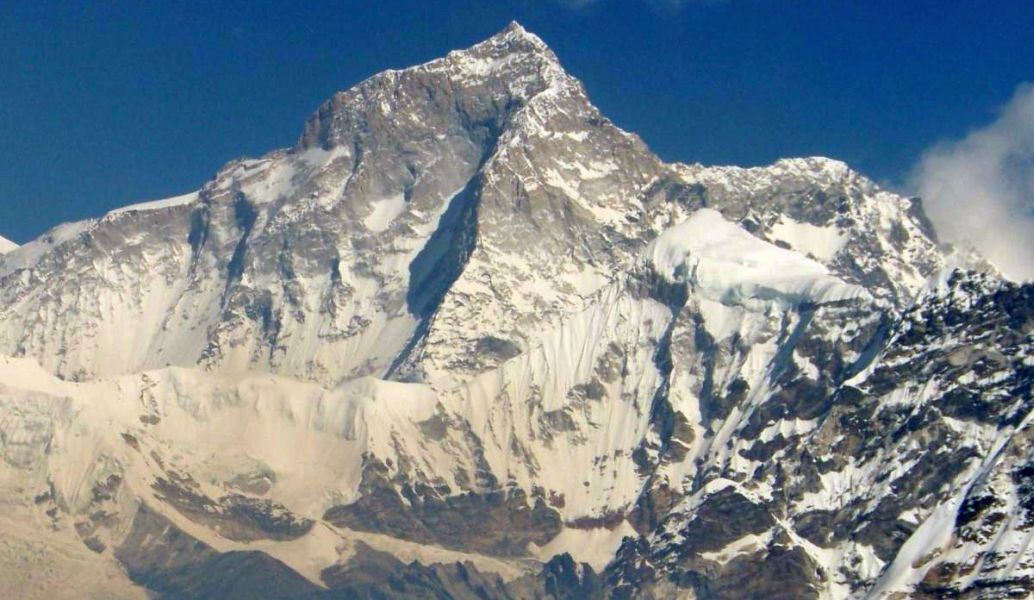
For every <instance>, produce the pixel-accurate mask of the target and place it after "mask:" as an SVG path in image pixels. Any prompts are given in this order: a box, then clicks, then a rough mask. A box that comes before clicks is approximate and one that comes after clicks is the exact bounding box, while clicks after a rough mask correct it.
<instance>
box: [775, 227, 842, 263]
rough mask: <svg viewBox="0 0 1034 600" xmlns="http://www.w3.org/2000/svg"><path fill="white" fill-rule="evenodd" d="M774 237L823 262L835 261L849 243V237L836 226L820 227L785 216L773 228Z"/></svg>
mask: <svg viewBox="0 0 1034 600" xmlns="http://www.w3.org/2000/svg"><path fill="white" fill-rule="evenodd" d="M772 237H773V238H774V239H777V240H781V241H783V242H786V243H788V244H790V247H792V248H793V249H794V250H797V251H799V252H803V253H805V254H810V255H812V256H814V257H815V258H817V259H819V260H821V261H823V262H829V261H831V260H833V257H834V256H836V254H837V252H840V249H841V248H843V247H844V244H846V243H847V235H846V234H845V233H844V232H843V231H841V230H840V228H838V227H836V226H834V225H829V226H826V227H819V226H817V225H812V224H811V223H799V222H797V221H793V220H787V219H786V217H785V216H782V217H780V218H779V221H778V222H777V223H776V224H775V225H773V226H772Z"/></svg>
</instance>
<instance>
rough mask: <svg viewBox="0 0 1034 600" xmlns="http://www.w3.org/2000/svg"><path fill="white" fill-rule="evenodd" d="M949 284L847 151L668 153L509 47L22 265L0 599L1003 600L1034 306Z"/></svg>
mask: <svg viewBox="0 0 1034 600" xmlns="http://www.w3.org/2000/svg"><path fill="white" fill-rule="evenodd" d="M971 262H973V263H974V264H976V262H977V261H971ZM952 264H953V263H952V259H949V258H948V257H946V255H945V254H944V253H943V252H942V250H941V248H940V247H939V245H938V242H937V239H936V234H935V232H934V231H933V228H932V227H931V226H930V224H929V221H928V220H927V219H926V217H925V215H924V213H923V210H922V205H921V202H920V201H919V200H918V199H909V198H903V197H900V196H897V195H895V194H893V193H891V192H887V191H885V190H881V189H880V188H879V187H878V186H876V185H875V184H874V183H873V182H871V181H869V180H868V179H866V178H865V177H864V176H862V175H860V174H858V173H856V172H854V171H852V170H851V169H850V168H849V167H848V166H847V165H845V164H844V163H842V162H839V161H835V160H830V159H826V158H799V159H786V160H781V161H778V162H776V163H775V164H773V165H771V166H768V167H762V168H750V169H743V168H737V167H705V166H702V165H685V164H666V163H664V162H663V161H661V160H659V159H658V158H657V157H656V156H655V155H653V154H652V153H651V152H650V150H649V149H648V148H647V147H646V145H645V144H644V143H643V142H642V141H641V140H640V139H639V138H637V137H636V136H634V135H632V134H629V133H627V132H624V131H622V130H620V129H619V128H617V127H616V126H614V125H613V124H612V123H611V122H610V121H609V120H608V119H606V117H604V116H603V115H602V114H601V113H600V111H599V110H598V109H597V108H596V107H594V106H593V105H592V104H591V102H590V101H589V99H588V97H587V95H586V93H585V90H584V88H583V87H582V85H581V84H580V83H579V82H578V81H577V80H575V79H574V78H573V77H571V76H570V75H568V74H567V73H566V72H565V71H564V70H563V69H562V67H561V66H560V63H559V61H558V60H557V57H556V56H555V55H554V54H553V52H552V51H551V50H550V49H549V48H548V47H547V46H546V45H545V44H544V43H543V42H542V40H540V39H539V38H538V37H536V36H534V35H533V34H531V33H528V32H527V31H525V30H524V29H523V28H522V27H521V26H520V25H518V24H516V23H512V24H510V25H509V26H508V27H507V28H506V29H505V30H503V31H502V32H500V33H499V34H497V35H495V36H493V37H492V38H490V39H488V40H486V41H485V42H482V43H480V44H477V45H475V46H473V47H471V48H469V49H466V50H461V51H456V52H452V53H450V54H449V55H448V56H446V57H444V58H442V59H438V60H435V61H432V62H429V63H426V64H424V65H420V66H416V67H412V68H409V69H405V70H399V71H386V72H384V73H381V74H378V75H375V76H373V77H371V78H370V79H367V80H366V81H363V82H362V83H360V84H358V85H357V86H355V87H354V88H352V89H350V90H348V91H345V92H341V93H338V94H335V95H334V96H333V97H332V98H331V99H329V100H328V101H327V102H325V103H324V104H323V105H322V106H320V107H319V109H318V110H317V111H316V112H315V114H313V115H312V116H311V117H310V118H309V119H308V120H307V122H306V123H305V126H304V129H303V132H302V134H301V136H300V139H299V141H298V143H297V144H296V145H295V146H294V147H293V148H290V149H285V150H277V151H274V152H271V153H269V154H267V155H265V156H263V157H261V158H257V159H244V160H238V161H234V162H231V163H230V164H228V165H226V166H224V167H223V168H222V169H220V170H219V171H218V173H217V174H216V175H215V176H214V178H213V179H212V180H210V181H208V182H206V183H205V184H204V185H202V186H201V187H200V189H199V190H197V191H196V192H192V193H190V194H186V195H184V196H180V197H177V198H171V199H167V200H161V201H157V202H149V203H145V204H139V205H133V206H129V207H125V208H123V209H119V210H116V211H112V212H111V213H109V214H107V215H104V216H103V217H101V218H98V219H91V220H87V221H83V222H80V223H72V224H65V225H60V226H58V227H56V228H55V229H53V230H51V231H50V232H48V233H47V234H45V235H44V236H42V237H41V238H40V239H38V240H34V241H32V242H29V243H27V244H25V245H23V246H20V247H16V248H11V249H10V250H9V251H7V252H5V253H2V254H0V459H2V462H0V475H2V479H0V498H2V500H3V502H4V506H5V507H9V510H6V511H5V513H6V514H5V516H4V517H3V518H2V519H0V532H3V534H4V536H3V537H4V539H5V540H9V542H8V543H7V544H6V545H4V546H3V548H2V550H0V589H6V590H13V591H12V592H11V593H12V594H13V595H14V596H18V597H26V598H31V597H40V598H42V597H48V598H49V597H54V595H55V593H57V592H59V591H61V590H62V589H63V588H62V586H66V585H67V582H68V581H73V580H74V581H77V582H80V583H81V585H79V586H77V589H76V590H75V593H74V594H73V595H81V594H82V593H86V592H84V590H89V593H92V594H94V595H100V596H104V597H116V596H117V597H143V595H144V594H145V593H146V594H150V595H152V596H157V597H168V598H183V597H202V598H203V597H225V598H234V597H240V598H252V597H271V598H272V597H276V598H310V597H327V598H348V597H378V598H381V597H436V598H475V597H476V598H554V599H560V598H575V597H577V598H667V597H699V598H745V597H775V596H780V597H791V598H847V597H867V596H871V597H880V596H881V595H891V594H895V593H901V594H910V595H913V596H916V597H924V596H925V597H943V596H945V595H955V596H959V597H970V596H971V597H977V596H980V597H993V596H994V595H997V596H998V597H1008V595H1009V594H1012V593H1013V592H1014V591H1016V590H1024V589H1030V587H1031V585H1032V576H1034V554H1032V550H1031V549H1030V548H1029V543H1028V542H1029V538H1030V531H1031V527H1032V524H1034V516H1032V515H1034V513H1031V511H1034V505H1032V504H1031V498H1030V496H1031V490H1032V489H1034V479H1032V477H1034V466H1032V465H1034V454H1032V450H1031V445H1030V444H1029V443H1027V442H1028V441H1029V438H1030V435H1031V430H1030V414H1031V408H1032V398H1031V381H1032V380H1034V376H1032V373H1031V368H1030V362H1031V360H1032V359H1031V356H1032V353H1031V345H1032V339H1031V336H1030V331H1031V328H1032V327H1034V287H1032V286H1029V285H1028V286H1017V285H1014V284H1011V283H1008V282H1006V281H1004V280H1002V279H1001V278H1000V277H998V276H997V275H996V274H995V273H994V272H993V269H991V268H985V269H983V272H972V271H964V270H957V269H953V268H952V267H951V265H952ZM29 556H31V557H34V558H32V560H33V561H36V562H38V563H39V564H44V563H45V564H47V565H50V567H49V568H48V570H45V571H40V572H39V574H38V576H36V575H33V576H30V575H29V574H27V573H25V572H24V570H23V569H21V568H20V567H19V565H22V564H24V561H25V560H27V558H26V557H29Z"/></svg>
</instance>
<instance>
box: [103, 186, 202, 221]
mask: <svg viewBox="0 0 1034 600" xmlns="http://www.w3.org/2000/svg"><path fill="white" fill-rule="evenodd" d="M197 199H198V193H197V192H190V193H189V194H182V195H179V196H173V197H171V198H163V199H160V200H150V201H148V202H139V203H136V204H130V205H129V206H123V207H121V208H116V209H114V210H112V211H109V212H108V215H109V216H110V215H118V214H123V213H129V212H139V211H145V210H158V209H161V208H172V207H174V206H184V205H187V204H192V203H194V202H196V201H197Z"/></svg>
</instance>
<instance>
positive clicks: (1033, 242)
mask: <svg viewBox="0 0 1034 600" xmlns="http://www.w3.org/2000/svg"><path fill="white" fill-rule="evenodd" d="M909 185H910V187H911V189H912V192H913V193H916V194H918V195H919V196H921V197H922V198H923V204H924V206H925V207H926V210H927V212H928V213H929V215H930V218H931V220H933V222H934V225H935V226H936V227H937V231H938V233H940V234H941V237H943V238H944V239H945V240H946V241H960V240H966V241H969V242H970V243H971V244H973V246H974V247H976V248H977V249H978V250H979V251H980V252H982V253H983V254H984V256H986V257H987V258H988V259H990V260H991V262H993V263H994V264H995V266H997V267H998V268H999V269H1000V270H1001V271H1002V272H1003V273H1004V274H1005V275H1006V276H1007V277H1009V278H1012V279H1028V280H1030V279H1034V85H1032V84H1024V85H1021V86H1020V87H1019V88H1018V89H1017V90H1016V93H1015V94H1014V95H1013V97H1012V99H1011V100H1010V101H1009V102H1008V103H1007V104H1006V105H1005V106H1004V107H1002V109H1001V111H1000V113H999V115H998V118H997V119H996V120H995V121H994V122H992V123H990V124H989V125H987V126H986V127H983V128H981V129H977V130H975V131H972V132H971V133H969V134H968V135H967V136H966V137H964V138H962V139H961V140H955V141H950V142H942V143H939V144H937V145H935V146H933V147H932V148H929V149H928V150H926V151H925V152H924V153H923V155H922V157H920V159H919V162H918V164H916V166H915V167H914V168H913V170H912V174H911V176H910V179H909Z"/></svg>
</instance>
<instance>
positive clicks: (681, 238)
mask: <svg viewBox="0 0 1034 600" xmlns="http://www.w3.org/2000/svg"><path fill="white" fill-rule="evenodd" d="M648 255H649V256H650V259H651V260H652V262H653V265H654V268H655V269H656V270H657V271H658V272H659V273H660V274H661V275H663V276H664V277H666V278H667V279H669V280H670V281H673V282H675V281H684V282H686V283H688V284H689V285H690V286H691V287H693V288H695V289H697V290H698V291H699V292H700V293H701V294H702V295H704V296H705V297H707V298H710V299H713V300H718V301H720V302H723V303H727V304H744V305H747V306H752V305H759V304H760V305H764V304H768V303H776V304H779V305H780V306H783V307H789V306H793V305H797V304H800V303H802V302H811V303H822V302H833V301H839V300H851V299H856V298H865V297H868V293H867V292H866V291H865V289H864V288H862V287H860V286H857V285H850V284H847V283H845V282H844V281H843V280H841V279H840V278H838V277H835V276H833V275H831V274H830V273H829V270H828V269H827V268H826V267H825V266H823V265H822V264H820V263H818V262H815V261H813V260H811V259H809V258H806V257H804V256H802V255H801V254H799V253H797V252H793V251H791V250H785V249H783V248H779V247H778V246H775V245H774V244H769V243H768V242H765V241H762V240H760V239H758V238H756V237H754V236H753V235H751V234H750V233H748V232H747V231H746V230H744V229H743V228H741V227H739V226H737V225H734V224H733V223H730V222H729V221H726V220H725V219H724V218H723V217H722V215H721V213H719V212H718V211H716V210H712V209H708V208H705V209H701V210H699V211H697V212H696V213H694V214H693V215H692V216H691V217H690V218H689V219H687V220H686V221H684V222H683V223H680V224H678V225H676V226H674V227H672V228H671V229H668V230H667V231H665V232H664V233H662V234H661V235H660V237H658V238H657V239H656V240H654V242H653V243H651V245H650V248H649V249H648Z"/></svg>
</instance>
